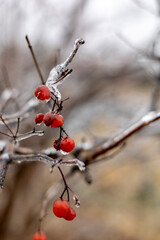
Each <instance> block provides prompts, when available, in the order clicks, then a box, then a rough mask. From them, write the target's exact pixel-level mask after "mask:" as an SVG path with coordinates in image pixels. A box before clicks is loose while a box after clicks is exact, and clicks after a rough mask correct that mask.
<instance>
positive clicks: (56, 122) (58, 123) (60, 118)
mask: <svg viewBox="0 0 160 240" xmlns="http://www.w3.org/2000/svg"><path fill="white" fill-rule="evenodd" d="M63 124H64V118H63V116H62V115H60V114H55V115H54V120H53V123H52V124H51V128H53V127H54V128H57V127H61V126H62V125H63Z"/></svg>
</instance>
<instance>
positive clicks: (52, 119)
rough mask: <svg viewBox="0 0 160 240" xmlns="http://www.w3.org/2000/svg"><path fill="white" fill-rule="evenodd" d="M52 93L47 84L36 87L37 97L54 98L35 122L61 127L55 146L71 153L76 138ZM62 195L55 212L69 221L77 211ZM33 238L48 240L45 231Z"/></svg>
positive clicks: (60, 105) (44, 99)
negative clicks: (49, 109)
mask: <svg viewBox="0 0 160 240" xmlns="http://www.w3.org/2000/svg"><path fill="white" fill-rule="evenodd" d="M52 94H53V93H51V92H50V90H49V88H48V87H47V86H45V85H40V86H38V87H37V88H36V90H35V97H36V98H37V99H39V100H41V101H49V100H50V99H52V100H53V107H52V111H51V112H48V113H46V114H43V113H39V114H37V115H36V117H35V123H36V124H37V125H40V124H41V123H42V122H43V123H44V124H45V126H47V127H49V126H50V127H51V128H59V129H60V134H59V138H58V139H56V140H55V141H54V143H53V147H54V148H55V149H56V150H57V151H59V150H62V151H63V152H66V153H69V152H71V151H72V150H73V149H74V147H75V143H74V140H73V139H72V138H70V137H69V136H68V134H67V133H66V131H65V130H64V129H63V127H62V126H63V124H64V118H63V116H62V115H61V114H60V113H61V111H62V108H63V107H62V101H61V103H59V101H58V99H57V98H56V97H55V96H54V95H53V97H52ZM63 133H64V134H65V135H66V136H65V137H63ZM67 188H68V186H67V185H66V183H65V191H66V189H67ZM65 191H64V192H65ZM64 192H63V194H64ZM63 194H62V196H63ZM62 196H61V198H60V199H58V200H56V201H55V202H54V203H53V213H54V214H55V216H56V217H59V218H64V219H65V220H67V221H72V220H73V219H74V218H75V217H76V212H75V211H74V209H73V208H72V207H71V206H70V203H69V201H67V200H63V198H62ZM68 200H69V195H68ZM33 240H47V237H46V235H45V234H44V233H43V232H36V233H35V234H34V236H33Z"/></svg>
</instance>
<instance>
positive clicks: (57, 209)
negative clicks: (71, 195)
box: [53, 199, 70, 218]
mask: <svg viewBox="0 0 160 240" xmlns="http://www.w3.org/2000/svg"><path fill="white" fill-rule="evenodd" d="M69 212H70V204H69V202H68V201H67V200H63V199H58V200H56V201H55V202H54V203H53V213H54V214H55V216H56V217H59V218H65V217H66V216H67V215H68V214H69Z"/></svg>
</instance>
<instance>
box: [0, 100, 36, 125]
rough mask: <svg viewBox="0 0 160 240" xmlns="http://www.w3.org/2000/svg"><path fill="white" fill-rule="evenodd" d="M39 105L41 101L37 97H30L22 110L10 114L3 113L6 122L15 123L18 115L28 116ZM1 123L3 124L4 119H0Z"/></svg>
mask: <svg viewBox="0 0 160 240" xmlns="http://www.w3.org/2000/svg"><path fill="white" fill-rule="evenodd" d="M38 105H39V101H37V99H34V98H32V99H30V100H29V101H28V102H27V103H26V104H25V105H24V106H23V107H22V109H21V110H19V111H17V112H15V113H13V114H9V115H5V114H4V115H3V119H4V120H5V122H6V123H13V122H16V121H17V118H18V117H22V118H24V117H27V116H28V114H29V112H30V111H32V110H34V109H35V108H36V107H37V106H38ZM0 124H3V123H2V121H0Z"/></svg>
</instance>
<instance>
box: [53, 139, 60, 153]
mask: <svg viewBox="0 0 160 240" xmlns="http://www.w3.org/2000/svg"><path fill="white" fill-rule="evenodd" d="M60 144H61V140H60V139H57V140H55V141H54V143H53V147H54V148H55V149H56V150H57V151H59V150H60Z"/></svg>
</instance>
